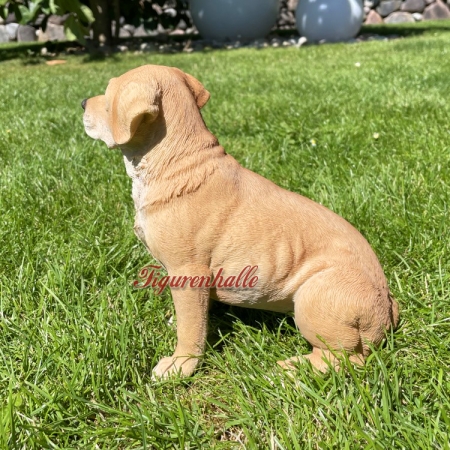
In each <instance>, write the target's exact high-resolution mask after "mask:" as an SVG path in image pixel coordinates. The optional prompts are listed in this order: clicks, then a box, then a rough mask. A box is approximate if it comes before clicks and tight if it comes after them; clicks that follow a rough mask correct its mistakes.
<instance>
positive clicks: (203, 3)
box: [190, 0, 280, 41]
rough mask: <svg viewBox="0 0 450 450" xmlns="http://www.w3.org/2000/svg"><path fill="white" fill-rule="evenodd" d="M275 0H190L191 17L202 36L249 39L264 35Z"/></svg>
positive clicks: (276, 5)
mask: <svg viewBox="0 0 450 450" xmlns="http://www.w3.org/2000/svg"><path fill="white" fill-rule="evenodd" d="M279 9H280V1H279V0H191V1H190V11H191V16H192V21H193V22H194V25H195V26H196V27H197V29H198V31H199V32H200V34H201V36H202V37H204V38H206V39H214V40H218V41H224V40H237V39H240V40H252V39H258V38H263V37H264V36H266V35H267V34H268V33H269V32H270V30H271V29H272V27H273V26H274V25H275V22H276V20H277V17H278V13H279Z"/></svg>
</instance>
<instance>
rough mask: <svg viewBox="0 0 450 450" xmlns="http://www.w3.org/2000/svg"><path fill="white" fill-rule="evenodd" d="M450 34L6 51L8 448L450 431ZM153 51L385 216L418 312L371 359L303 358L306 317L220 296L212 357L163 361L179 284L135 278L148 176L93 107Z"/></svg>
mask: <svg viewBox="0 0 450 450" xmlns="http://www.w3.org/2000/svg"><path fill="white" fill-rule="evenodd" d="M444 28H445V27H444ZM449 37H450V35H449V33H448V32H446V31H445V30H439V29H435V30H432V32H428V33H423V34H420V33H418V34H417V35H416V36H413V37H408V38H405V39H400V40H395V41H389V42H367V43H363V44H354V45H343V44H342V45H341V44H339V45H322V46H311V47H306V48H301V49H295V48H285V49H284V48H283V49H267V50H260V51H257V50H247V49H243V50H238V51H230V52H226V51H210V52H205V53H202V54H188V55H185V54H180V55H152V54H148V55H121V56H117V57H116V58H114V59H109V60H105V61H102V62H89V63H88V62H86V61H85V60H84V59H83V58H82V57H79V58H78V57H70V58H68V63H67V64H66V65H64V66H55V67H48V66H46V65H43V64H37V65H29V64H24V62H26V59H25V60H23V59H12V60H10V61H8V62H4V63H2V64H1V65H0V70H1V71H0V79H1V82H0V98H1V100H2V101H1V102H0V124H1V125H0V161H1V165H0V211H1V215H0V220H1V224H0V242H1V245H0V264H1V265H0V314H1V317H0V448H1V449H27V450H28V449H41V448H49V449H108V450H109V449H144V448H147V449H150V448H155V449H172V448H179V449H188V448H190V449H197V448H217V449H231V448H246V449H247V448H248V449H266V448H267V449H269V448H272V449H307V448H311V449H319V448H337V449H347V448H348V449H359V448H365V449H392V448H405V449H412V448H414V449H430V448H431V449H449V444H448V435H449V430H450V394H449V392H450V374H449V364H450V333H449V331H450V306H449V303H450V301H449V300H450V294H449V279H450V275H449V269H450V236H449V226H448V220H449V219H448V216H449V204H450V120H449V119H450V83H449V76H448V74H449V73H450V58H449V54H450V50H449V47H448V40H449ZM357 62H359V63H360V67H357V66H355V63H357ZM145 63H153V64H165V65H173V66H177V67H179V68H181V69H183V70H185V71H187V72H189V73H191V74H193V75H194V76H196V77H197V78H199V79H200V80H201V81H202V82H203V83H204V84H205V86H206V87H207V89H208V90H209V91H210V92H211V100H210V102H209V104H208V105H207V106H206V107H205V109H204V118H205V120H206V123H207V124H208V126H209V127H210V129H211V130H212V131H213V132H214V133H215V134H216V135H217V136H218V138H219V140H220V142H221V144H222V145H224V146H225V148H226V149H227V151H228V152H229V153H231V154H232V155H234V156H235V157H236V158H237V159H238V160H239V161H240V162H241V163H242V164H243V165H244V166H246V167H248V168H250V169H252V170H254V171H256V172H258V173H260V174H261V175H263V176H265V177H267V178H270V179H271V180H273V181H275V182H276V183H278V184H279V185H281V186H283V187H285V188H287V189H290V190H293V191H296V192H299V193H302V194H304V195H306V196H308V197H310V198H312V199H314V200H316V201H318V202H321V203H322V204H324V205H326V206H328V207H329V208H331V209H332V210H334V211H336V212H337V213H339V214H340V215H342V216H344V217H345V218H346V219H348V220H349V221H350V222H351V223H353V224H354V225H355V226H356V227H357V228H358V229H360V230H361V231H362V232H363V234H364V235H365V236H366V237H367V239H368V240H369V242H370V243H371V244H372V246H373V247H374V249H375V250H376V252H377V254H378V256H379V258H380V261H381V263H382V265H383V267H384V269H385V272H386V275H387V277H388V279H389V282H390V286H391V289H392V291H393V293H394V294H395V296H396V298H397V299H398V301H399V304H400V308H401V323H400V327H399V328H398V330H397V331H395V333H392V334H391V335H390V336H389V338H388V340H387V342H386V344H385V345H384V346H383V347H382V348H380V349H378V350H376V351H375V352H374V353H373V354H372V356H371V357H370V358H369V359H368V361H367V364H366V366H365V367H363V368H355V367H353V366H352V365H350V364H347V365H346V366H347V367H346V369H345V370H343V371H341V372H338V373H334V372H332V373H328V374H326V375H319V374H317V373H315V372H314V371H313V370H312V369H311V368H310V367H309V366H305V367H302V368H301V370H298V372H297V373H296V375H295V378H294V379H292V378H290V377H289V376H288V375H287V374H286V373H284V372H282V371H279V370H277V368H276V361H277V360H279V359H283V358H286V357H289V356H293V355H295V354H301V353H307V352H308V351H309V346H308V344H307V343H306V342H305V341H304V340H303V339H302V337H301V336H300V334H299V333H298V332H297V331H296V330H295V326H294V323H293V320H292V318H290V317H285V316H282V315H276V314H271V313H268V312H258V311H248V310H244V309H237V308H229V307H227V306H225V305H219V306H218V307H217V308H215V309H214V310H213V311H212V313H211V321H210V322H211V332H210V334H211V336H210V344H209V348H208V349H207V352H206V355H205V358H204V361H203V365H202V366H201V368H200V369H199V370H198V371H197V372H196V373H195V374H194V376H192V377H191V378H189V379H185V380H178V379H173V380H170V381H165V382H162V381H159V382H155V381H152V380H151V369H152V367H153V366H154V365H155V364H156V362H157V361H158V360H159V358H160V357H162V356H166V355H168V354H170V353H171V351H172V350H173V348H174V344H175V328H174V326H173V325H170V323H169V318H170V316H171V315H172V313H173V307H172V303H171V299H170V294H169V293H168V292H164V293H163V294H162V295H161V296H156V295H154V294H153V293H152V291H150V290H144V291H136V290H134V289H133V288H132V281H133V280H134V279H135V278H136V277H137V274H138V271H139V269H140V268H141V267H143V266H144V265H146V264H148V263H149V262H150V261H151V258H150V256H149V255H148V254H147V253H146V251H145V249H144V247H143V246H142V245H141V244H140V243H139V242H138V241H137V239H136V238H135V237H134V234H133V216H134V211H133V205H132V200H131V197H130V193H131V190H130V189H131V188H130V181H129V179H128V178H127V176H126V174H125V169H124V167H123V163H122V159H121V156H120V154H119V152H118V151H114V150H108V149H106V147H105V146H104V145H103V144H101V143H98V142H93V141H92V140H91V139H89V138H88V137H87V136H86V135H85V134H84V131H83V126H82V110H81V107H80V102H81V100H82V99H83V98H85V97H89V96H92V95H95V94H98V93H101V92H102V91H104V89H105V87H106V84H107V81H108V80H109V78H111V77H113V76H117V75H119V74H121V73H123V72H125V71H127V70H129V69H131V68H134V67H136V66H139V65H142V64H145ZM375 133H378V135H379V136H378V138H377V139H376V138H375V137H374V134H375ZM312 140H315V143H316V144H315V145H313V143H312Z"/></svg>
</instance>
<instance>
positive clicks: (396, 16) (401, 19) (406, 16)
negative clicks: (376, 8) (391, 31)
mask: <svg viewBox="0 0 450 450" xmlns="http://www.w3.org/2000/svg"><path fill="white" fill-rule="evenodd" d="M413 22H415V20H414V17H413V16H412V14H410V13H408V12H403V11H397V12H393V13H392V14H389V16H387V17H386V18H385V19H384V23H413Z"/></svg>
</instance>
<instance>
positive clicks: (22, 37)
mask: <svg viewBox="0 0 450 450" xmlns="http://www.w3.org/2000/svg"><path fill="white" fill-rule="evenodd" d="M17 40H18V41H19V42H33V41H36V40H37V37H36V30H35V29H34V28H33V27H32V26H30V25H19V28H18V29H17Z"/></svg>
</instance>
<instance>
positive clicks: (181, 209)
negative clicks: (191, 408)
mask: <svg viewBox="0 0 450 450" xmlns="http://www.w3.org/2000/svg"><path fill="white" fill-rule="evenodd" d="M208 99H209V92H208V91H207V90H206V89H205V88H204V87H203V85H202V84H201V83H200V82H199V81H198V80H197V79H195V78H194V77H192V76H191V75H188V74H186V73H184V72H182V71H181V70H179V69H177V68H174V67H164V66H156V65H145V66H142V67H138V68H136V69H134V70H130V71H129V72H127V73H125V74H123V75H122V76H120V77H118V78H113V79H111V80H110V82H109V84H108V87H107V89H106V92H105V94H104V95H99V96H97V97H92V98H89V99H86V100H83V102H82V107H83V109H84V115H83V122H84V127H85V130H86V133H87V134H88V135H89V136H90V137H91V138H93V139H100V140H102V141H103V142H105V144H106V145H107V146H108V147H109V148H117V147H119V148H120V150H121V151H122V153H123V157H124V162H125V167H126V171H127V173H128V175H129V176H130V177H131V179H132V197H133V200H134V205H135V208H136V217H135V226H134V230H135V233H136V235H137V236H138V237H139V238H140V239H141V241H142V242H143V243H144V244H145V246H146V247H147V249H148V251H149V252H150V253H151V254H152V255H153V257H154V258H155V259H156V260H157V261H159V262H160V263H161V265H162V266H163V267H164V268H165V269H166V270H167V273H168V276H169V277H170V279H171V280H174V279H177V277H178V279H179V278H180V277H184V278H185V279H187V280H190V281H191V282H190V283H188V284H187V285H186V284H185V285H184V288H176V287H173V286H172V287H171V293H172V297H173V301H174V304H175V312H176V316H177V339H178V340H177V346H176V349H175V352H174V353H173V355H172V356H169V357H165V358H162V359H161V360H160V361H159V363H158V364H157V365H156V367H155V368H154V369H153V373H154V375H155V376H159V377H166V376H169V375H170V374H174V373H179V374H180V375H184V376H189V375H191V374H192V373H193V372H194V370H195V368H196V366H197V365H198V362H199V358H200V357H201V355H202V354H203V352H204V349H205V341H206V334H207V321H208V310H209V303H210V299H213V300H218V301H220V302H224V303H227V304H230V305H236V306H243V307H247V308H257V309H265V310H269V311H277V312H290V311H293V312H294V318H295V323H296V325H297V327H298V328H299V330H300V332H301V333H302V335H303V336H304V337H305V338H306V339H307V340H308V341H309V343H310V344H311V345H312V352H311V354H309V355H304V356H295V357H293V358H290V359H288V360H286V361H282V362H279V364H280V365H281V366H282V367H284V368H292V367H295V365H296V363H299V362H302V361H304V358H306V359H309V361H310V362H311V364H312V365H313V366H314V367H316V368H317V369H319V370H321V371H326V370H327V369H328V367H329V366H330V364H331V365H334V366H337V365H338V364H339V358H337V357H336V356H339V354H340V353H341V352H343V351H345V352H347V353H348V355H349V358H350V360H351V361H353V362H355V363H359V364H361V363H363V362H364V358H365V357H366V356H367V355H368V354H369V352H370V347H371V346H372V345H374V346H376V345H378V344H380V342H381V341H382V340H383V338H384V337H385V333H386V330H388V329H390V328H392V327H396V326H397V322H398V304H397V302H396V301H395V300H394V299H393V297H392V296H391V294H390V292H389V288H388V285H387V281H386V278H385V276H384V274H383V271H382V268H381V266H380V263H379V262H378V259H377V257H376V256H375V254H374V252H373V250H372V249H371V247H370V246H369V244H368V243H367V241H366V240H365V239H364V237H363V236H362V235H361V234H360V233H359V232H358V231H357V230H356V229H355V228H354V227H353V226H352V225H350V224H349V223H348V222H346V221H345V220H344V219H342V218H341V217H339V216H338V215H336V214H335V213H333V212H332V211H330V210H329V209H327V208H325V207H324V206H321V205H319V204H317V203H315V202H313V201H311V200H309V199H307V198H305V197H302V196H300V195H298V194H295V193H292V192H289V191H286V190H284V189H282V188H280V187H278V186H277V185H275V184H274V183H272V182H271V181H269V180H267V179H265V178H263V177H261V176H259V175H257V174H256V173H254V172H251V171H250V170H247V169H245V168H243V167H242V166H241V165H239V163H238V162H237V161H236V160H235V159H234V158H233V157H232V156H230V155H228V154H227V153H226V152H225V150H224V149H223V147H221V146H220V145H219V142H218V140H217V139H216V137H215V136H214V135H213V134H212V133H211V132H210V131H209V130H208V129H207V127H206V125H205V123H204V121H203V118H202V116H201V113H200V109H201V108H202V107H203V106H204V105H205V104H206V102H207V101H208ZM249 267H251V268H252V270H253V272H252V275H254V276H253V277H252V280H248V279H247V285H245V286H244V285H243V284H242V283H241V284H239V283H236V275H237V274H240V273H242V271H243V269H245V268H249ZM255 268H256V269H255ZM219 272H220V274H221V275H224V276H227V277H228V278H227V281H228V280H230V283H229V284H228V285H227V286H224V285H223V283H222V284H221V283H220V282H219V283H218V284H215V285H211V283H210V281H211V280H212V279H213V278H214V277H216V278H217V276H218V274H219ZM192 280H196V282H197V284H196V283H194V285H193V283H192ZM199 280H201V281H202V282H203V281H205V280H206V282H204V283H202V282H201V283H198V281H199ZM251 283H252V285H250V284H251Z"/></svg>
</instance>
